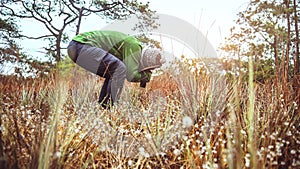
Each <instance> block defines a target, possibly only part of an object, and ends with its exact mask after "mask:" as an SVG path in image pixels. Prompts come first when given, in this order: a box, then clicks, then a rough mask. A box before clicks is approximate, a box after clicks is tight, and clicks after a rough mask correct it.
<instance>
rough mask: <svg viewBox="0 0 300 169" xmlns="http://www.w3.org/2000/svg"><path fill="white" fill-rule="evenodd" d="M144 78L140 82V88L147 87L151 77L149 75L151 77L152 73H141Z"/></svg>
mask: <svg viewBox="0 0 300 169" xmlns="http://www.w3.org/2000/svg"><path fill="white" fill-rule="evenodd" d="M141 75H142V78H141V80H140V87H142V88H145V87H146V85H147V82H149V81H150V77H148V76H149V75H150V76H151V71H149V70H148V71H142V72H141Z"/></svg>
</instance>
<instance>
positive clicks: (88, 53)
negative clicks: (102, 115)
mask: <svg viewBox="0 0 300 169" xmlns="http://www.w3.org/2000/svg"><path fill="white" fill-rule="evenodd" d="M67 49H68V55H69V57H70V58H71V59H72V60H73V61H74V62H75V63H76V64H77V65H79V66H81V67H82V68H84V69H86V70H88V71H90V72H92V73H94V74H97V75H99V76H101V77H104V78H105V81H104V84H103V86H102V89H101V92H100V96H99V100H98V102H99V103H101V104H102V106H103V107H107V106H109V105H113V103H116V102H117V101H118V100H119V97H120V95H121V92H122V89H123V85H124V80H125V78H126V66H125V64H124V63H123V62H122V61H121V60H120V59H118V58H117V57H115V56H114V55H112V54H110V53H108V52H107V51H105V50H103V49H101V48H97V47H93V46H90V45H87V44H82V43H79V42H76V41H71V42H70V44H69V46H68V48H67Z"/></svg>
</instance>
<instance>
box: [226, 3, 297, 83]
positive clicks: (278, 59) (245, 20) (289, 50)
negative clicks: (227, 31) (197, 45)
mask: <svg viewBox="0 0 300 169" xmlns="http://www.w3.org/2000/svg"><path fill="white" fill-rule="evenodd" d="M294 14H295V15H294ZM298 19H299V6H298V5H297V3H296V1H294V2H292V1H284V0H275V1H270V0H264V1H256V0H253V1H250V3H249V5H248V6H247V8H246V9H245V10H244V11H242V12H239V14H238V19H237V20H236V24H237V25H236V26H234V27H232V29H231V32H232V34H231V36H230V37H229V38H228V39H227V41H226V43H225V45H224V46H223V47H222V49H223V50H224V51H227V52H228V57H229V58H235V59H238V60H239V61H242V62H243V61H244V60H248V58H249V57H253V59H254V68H255V72H258V73H257V75H260V74H261V73H262V72H270V73H272V74H270V77H272V76H275V75H276V77H277V78H278V77H282V78H280V79H278V80H279V81H280V80H284V79H286V80H285V81H290V80H291V78H292V77H294V76H295V75H297V74H298V72H299V70H298V69H299V66H298V65H299V61H298V60H299V41H298V40H297V39H299V36H298V34H299V33H297V32H298V29H299V27H298V23H297V21H298ZM297 46H298V47H297ZM266 64H267V65H266ZM271 67H272V68H271ZM256 68H257V69H256ZM261 68H266V69H267V70H263V69H261ZM270 68H271V69H274V71H270V70H271V69H270ZM259 71H262V72H259ZM293 73H294V75H293ZM258 79H260V77H258Z"/></svg>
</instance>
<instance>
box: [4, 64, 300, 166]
mask: <svg viewBox="0 0 300 169" xmlns="http://www.w3.org/2000/svg"><path fill="white" fill-rule="evenodd" d="M191 65H192V66H193V65H196V64H191ZM180 69H181V71H178V72H176V71H170V72H165V73H164V74H163V75H161V76H158V77H155V78H154V79H153V80H152V81H151V82H150V83H149V84H148V87H147V88H146V89H140V88H139V87H138V86H137V85H135V84H129V83H126V85H125V88H124V92H123V95H122V98H121V99H122V102H121V104H119V105H117V106H116V107H113V108H112V109H111V110H103V109H102V108H101V107H100V106H99V105H98V104H97V102H96V101H97V96H98V92H99V91H100V87H101V79H100V78H98V77H95V76H92V75H90V74H86V73H84V74H83V75H82V74H76V76H73V75H72V73H71V74H66V73H64V75H62V74H60V73H56V74H55V75H49V77H47V78H40V79H34V80H17V79H16V78H9V77H1V83H0V91H1V93H0V94H1V102H0V104H1V109H0V113H1V130H0V131H1V133H0V134H1V135H0V136H1V142H0V150H2V152H1V154H0V155H1V156H2V161H1V162H2V163H1V165H2V166H0V167H5V168H43V169H44V168H45V169H46V168H238V169H239V168H257V167H258V168H299V167H300V157H299V156H300V151H299V148H298V147H299V144H300V133H299V132H300V131H299V129H300V126H299V124H300V119H299V117H300V116H299V109H298V106H299V94H298V95H295V93H293V92H292V89H291V90H290V91H286V90H283V89H286V87H284V86H283V84H273V83H271V82H270V83H266V84H256V83H254V82H253V81H250V82H243V81H240V80H238V79H241V78H227V77H226V76H217V75H212V74H209V75H207V74H206V72H205V71H204V69H203V68H202V67H196V68H195V67H194V68H193V69H190V70H189V68H188V67H187V68H185V66H184V65H183V66H182V67H180ZM175 72H176V73H175ZM246 76H249V75H246ZM250 77H251V74H250ZM249 79H251V78H249ZM285 85H287V86H288V84H285ZM4 162H5V164H3V163H4Z"/></svg>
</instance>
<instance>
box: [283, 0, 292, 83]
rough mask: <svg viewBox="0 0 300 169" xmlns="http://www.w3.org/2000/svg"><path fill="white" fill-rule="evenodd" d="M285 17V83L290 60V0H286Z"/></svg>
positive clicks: (287, 78)
mask: <svg viewBox="0 0 300 169" xmlns="http://www.w3.org/2000/svg"><path fill="white" fill-rule="evenodd" d="M285 3H286V9H287V10H286V19H287V42H286V52H285V66H284V80H285V84H286V83H287V82H288V81H289V62H290V45H291V37H290V36H291V21H290V19H291V18H290V11H289V9H290V0H286V2H285Z"/></svg>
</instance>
